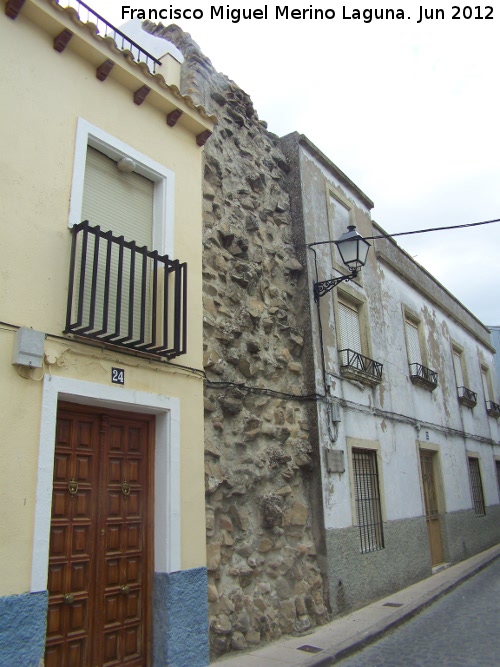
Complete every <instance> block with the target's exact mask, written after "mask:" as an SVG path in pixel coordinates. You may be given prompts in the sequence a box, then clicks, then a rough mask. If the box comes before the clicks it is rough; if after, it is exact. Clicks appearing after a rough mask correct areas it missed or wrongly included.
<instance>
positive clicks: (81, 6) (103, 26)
mask: <svg viewBox="0 0 500 667" xmlns="http://www.w3.org/2000/svg"><path fill="white" fill-rule="evenodd" d="M60 4H61V5H62V6H63V7H66V6H67V7H72V8H73V9H74V10H75V11H76V13H77V14H78V18H79V19H80V21H82V22H85V21H86V22H87V23H93V24H94V25H95V26H96V29H97V33H98V34H99V35H100V36H101V37H111V38H112V39H113V40H114V42H115V44H116V46H117V47H118V48H119V49H121V50H122V51H128V52H129V53H130V55H131V56H132V58H133V59H134V60H136V61H137V62H141V61H142V62H145V63H146V65H147V66H148V68H149V70H150V71H151V72H153V74H154V73H155V72H156V71H157V68H158V67H161V61H160V60H158V59H157V58H155V57H154V56H153V55H151V53H148V51H146V50H145V49H143V48H142V46H139V44H137V42H134V40H133V39H130V37H128V36H127V35H126V34H125V33H123V32H122V31H121V30H119V29H118V28H115V26H114V25H113V24H111V23H109V21H107V20H106V19H105V18H104V17H102V16H101V15H100V14H98V13H97V12H96V11H94V10H93V9H92V7H89V5H87V4H86V3H85V2H83V1H82V0H66V1H65V2H60Z"/></svg>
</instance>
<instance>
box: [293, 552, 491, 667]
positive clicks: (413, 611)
mask: <svg viewBox="0 0 500 667" xmlns="http://www.w3.org/2000/svg"><path fill="white" fill-rule="evenodd" d="M493 549H494V550H495V551H496V553H494V554H491V555H490V556H488V555H486V554H485V553H484V552H482V553H481V554H478V555H476V556H475V557H474V556H473V557H472V558H471V559H470V560H473V559H474V558H475V559H476V562H474V563H473V564H470V566H469V568H464V570H462V571H461V572H460V574H458V573H457V575H456V578H455V579H454V580H451V581H446V582H443V583H442V584H440V585H439V586H437V587H436V588H435V589H434V590H433V591H431V592H427V593H423V594H422V595H421V597H420V599H418V600H415V601H414V602H410V603H408V604H407V605H406V606H405V609H404V610H403V609H401V610H399V611H397V612H395V614H394V615H393V616H391V617H390V618H388V619H383V620H381V621H378V622H377V623H374V624H373V625H372V626H370V627H369V628H367V629H366V630H364V631H362V632H360V633H359V634H358V635H357V636H356V637H352V638H350V639H346V640H344V641H343V642H341V643H340V644H337V645H335V647H334V648H330V649H328V648H325V649H323V651H322V655H321V657H319V656H318V657H314V658H311V659H310V660H308V661H307V662H304V663H302V665H303V667H328V666H329V665H334V664H335V663H336V662H339V660H342V659H343V658H346V657H348V656H349V655H352V654H353V653H356V652H358V651H360V650H361V649H363V648H365V647H366V646H369V645H370V644H373V643H374V642H375V641H377V640H378V639H380V638H381V637H382V636H383V635H384V634H386V633H387V632H389V631H390V630H394V629H395V628H397V627H398V626H400V625H402V624H403V623H406V622H407V621H409V620H410V619H412V618H413V617H414V616H417V615H418V614H419V613H420V612H422V611H424V610H425V609H426V608H427V607H429V606H430V605H431V604H433V603H434V602H436V601H437V600H439V599H440V598H441V597H443V596H444V595H445V594H446V593H449V592H451V591H452V590H453V589H455V588H457V587H458V586H459V585H460V584H462V583H464V582H465V581H467V580H468V579H470V578H471V577H473V576H474V575H475V574H477V573H478V572H480V571H481V570H483V569H484V568H486V567H487V566H488V565H490V564H491V563H492V562H493V561H494V560H496V559H497V558H500V549H499V548H498V547H493ZM488 551H489V550H488ZM481 556H482V558H481ZM457 565H459V566H460V565H462V567H463V565H464V563H463V562H462V563H458V564H457ZM452 567H453V566H452ZM444 572H446V570H444ZM433 576H436V575H433ZM424 581H425V580H424ZM396 594H397V593H395V595H396Z"/></svg>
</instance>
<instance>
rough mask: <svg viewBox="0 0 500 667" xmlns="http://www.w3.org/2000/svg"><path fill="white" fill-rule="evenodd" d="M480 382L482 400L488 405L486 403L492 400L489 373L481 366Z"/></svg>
mask: <svg viewBox="0 0 500 667" xmlns="http://www.w3.org/2000/svg"><path fill="white" fill-rule="evenodd" d="M481 380H482V382H483V392H484V400H485V401H486V403H488V401H492V400H493V398H492V396H491V380H490V373H489V370H488V369H487V368H486V367H485V366H481Z"/></svg>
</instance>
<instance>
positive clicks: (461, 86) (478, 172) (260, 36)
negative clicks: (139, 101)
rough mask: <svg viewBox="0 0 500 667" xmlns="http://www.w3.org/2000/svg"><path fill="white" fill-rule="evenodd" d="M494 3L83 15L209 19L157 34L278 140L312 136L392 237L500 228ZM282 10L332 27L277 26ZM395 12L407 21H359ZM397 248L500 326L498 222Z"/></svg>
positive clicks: (108, 7) (98, 1) (294, 22)
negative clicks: (246, 100) (238, 96)
mask: <svg viewBox="0 0 500 667" xmlns="http://www.w3.org/2000/svg"><path fill="white" fill-rule="evenodd" d="M488 1H490V2H491V5H486V4H484V5H476V4H474V5H470V6H469V5H465V4H464V3H463V2H460V3H458V0H456V4H455V5H454V4H453V0H452V2H446V1H445V0H435V1H434V2H432V3H430V4H428V5H420V4H419V3H418V2H413V1H411V0H410V1H408V0H406V1H404V0H393V2H392V3H387V2H378V1H377V0H368V1H367V2H366V0H365V3H361V2H345V3H344V4H340V3H339V2H338V1H337V0H329V1H328V0H327V1H326V2H324V1H323V0H319V1H318V2H315V3H314V4H311V3H307V2H304V3H298V2H292V3H291V4H288V5H286V4H281V3H276V2H268V3H267V4H266V3H264V2H256V1H255V0H246V1H245V0H243V1H241V0H234V1H233V2H229V3H228V2H226V3H225V4H222V5H219V4H217V3H215V4H214V5H213V6H215V7H223V8H224V16H226V10H227V9H228V8H229V9H230V10H235V9H245V10H250V9H251V10H253V11H254V12H255V11H256V10H263V9H264V8H265V7H267V11H268V16H267V18H266V19H258V18H257V15H256V14H255V13H254V14H253V17H252V18H250V19H245V20H243V19H242V20H240V21H239V22H234V21H232V20H231V18H223V19H221V18H216V17H214V18H211V16H210V8H211V6H212V5H211V4H210V3H208V2H206V1H205V0H178V2H175V0H173V1H172V2H171V3H168V2H166V1H163V0H127V2H130V3H131V4H130V5H124V4H123V3H122V2H118V1H116V0H87V4H89V5H90V6H91V7H92V8H93V9H95V10H96V11H97V12H98V13H100V14H101V15H102V16H104V18H106V19H107V20H109V21H110V22H111V23H113V24H114V25H115V26H119V25H120V24H122V23H123V20H122V7H124V6H128V7H130V8H133V9H137V10H145V11H146V12H147V11H148V10H149V9H150V8H152V9H157V10H159V9H161V8H163V9H167V10H168V9H170V8H172V9H180V10H182V11H186V10H187V11H188V12H193V11H194V10H196V9H198V10H202V13H203V18H201V19H193V18H179V19H176V20H173V21H170V20H168V19H163V20H162V23H163V24H164V25H168V24H169V23H176V24H177V25H179V26H180V27H181V28H182V29H183V30H185V31H186V32H189V33H190V34H191V36H192V37H193V39H194V40H195V41H196V42H197V43H198V44H199V46H200V47H201V49H202V51H203V53H204V54H205V55H206V56H207V57H208V58H210V60H211V61H212V63H213V65H214V67H215V68H216V69H217V70H218V71H220V72H223V73H224V74H226V75H227V76H228V77H229V78H230V79H232V80H233V81H234V82H235V83H236V84H237V85H238V86H240V88H242V89H243V90H244V91H245V92H246V93H248V94H249V95H250V96H251V98H252V101H253V103H254V107H255V109H256V111H257V113H258V115H259V118H260V119H261V120H265V121H267V123H268V128H269V130H271V131H272V132H274V133H276V134H277V135H279V136H283V135H285V134H288V133H290V132H294V131H297V132H300V133H302V134H305V135H306V136H307V137H308V138H309V139H310V140H311V141H312V142H313V143H314V144H315V145H316V146H317V147H318V148H319V149H320V150H321V151H322V152H323V153H325V154H326V155H327V156H328V157H329V158H330V159H331V160H332V162H334V163H335V164H336V165H337V166H338V167H339V168H340V169H342V171H344V173H345V174H347V176H349V178H350V179H351V180H352V181H354V182H355V183H356V185H358V187H359V188H361V190H363V192H364V193H365V194H366V195H368V197H370V199H371V200H372V201H373V202H374V203H375V207H374V209H373V210H372V218H373V220H375V221H376V222H377V223H378V224H380V225H381V226H382V227H383V228H384V229H385V230H386V231H387V232H388V233H397V232H404V231H411V230H418V229H426V228H432V227H443V226H451V225H461V224H468V223H473V222H480V221H483V220H493V219H496V218H500V115H499V104H500V87H499V84H498V76H499V65H500V4H499V3H495V2H493V0H488ZM60 2H61V4H67V3H65V2H64V0H60ZM135 2H136V4H134V3H135ZM276 6H279V7H281V8H284V7H288V9H289V12H290V11H291V10H292V9H299V10H308V9H310V8H312V9H323V10H326V9H330V10H334V11H335V17H334V18H331V19H328V18H323V19H322V20H321V19H319V18H318V19H311V18H309V16H308V14H307V12H306V13H305V15H304V14H302V17H301V18H298V19H294V18H291V16H290V14H289V17H288V19H286V18H284V17H283V16H282V17H281V18H279V19H276V15H275V12H276ZM344 7H345V10H343V8H344ZM421 7H423V9H424V10H426V12H425V14H424V16H427V17H428V18H423V20H422V21H420V22H419V18H420V13H421V10H420V8H421ZM454 7H455V9H454ZM356 9H358V10H361V18H355V16H356ZM386 9H389V10H390V9H392V10H394V13H395V14H396V13H397V10H398V9H399V10H402V11H403V12H404V18H401V19H397V18H395V19H375V18H372V20H371V22H370V21H368V19H369V15H368V12H367V13H366V14H365V17H363V14H362V12H363V10H372V17H374V16H375V10H378V11H380V10H386ZM431 10H434V11H433V12H431ZM437 10H440V11H439V12H438V11H437ZM441 10H442V12H441ZM329 13H330V15H331V13H332V12H331V11H330V12H329ZM358 14H359V12H358ZM454 15H456V18H453V16H454ZM487 15H490V16H492V18H486V16H487ZM233 16H235V14H234V13H233ZM431 16H432V18H430V17H431ZM442 16H444V18H441V17H442ZM348 17H351V18H348ZM469 17H470V18H469ZM480 17H483V18H480ZM125 18H126V19H129V18H130V13H128V14H127V16H126V17H125ZM397 242H398V243H399V244H400V245H401V246H402V247H403V248H404V249H405V250H406V251H407V252H408V253H409V254H410V255H412V257H414V258H415V260H416V261H417V262H419V263H420V264H421V265H422V266H424V267H425V268H426V269H427V270H428V271H430V272H431V273H432V274H433V275H434V276H435V277H436V278H437V280H438V281H439V282H440V283H441V284H442V285H444V286H445V287H446V288H447V289H448V290H449V291H450V292H451V293H452V294H453V295H454V296H456V297H457V298H458V299H459V300H460V301H461V302H462V303H463V304H464V305H465V306H466V308H468V309H469V310H470V311H471V312H472V313H473V314H474V315H475V316H476V317H478V318H479V319H480V320H481V321H482V322H483V323H485V324H487V325H500V257H499V250H500V222H498V223H493V224H489V225H482V226H479V227H475V228H472V229H460V230H450V231H443V232H432V233H427V234H418V235H412V236H407V237H405V236H403V237H399V238H397Z"/></svg>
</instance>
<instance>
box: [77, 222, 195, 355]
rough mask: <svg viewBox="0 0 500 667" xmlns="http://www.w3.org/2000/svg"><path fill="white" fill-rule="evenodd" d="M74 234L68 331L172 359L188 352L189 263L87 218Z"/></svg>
mask: <svg viewBox="0 0 500 667" xmlns="http://www.w3.org/2000/svg"><path fill="white" fill-rule="evenodd" d="M72 236H73V239H72V246H71V260H70V270H69V289H68V306H67V313H66V328H65V330H64V333H66V334H69V333H71V334H75V335H78V336H83V337H84V338H89V339H91V340H93V341H98V342H103V343H108V344H112V345H119V346H121V347H126V348H130V349H133V350H136V351H140V352H145V353H148V354H153V355H156V356H158V357H166V358H168V359H171V358H173V357H177V356H179V355H181V354H185V352H186V342H187V340H186V339H187V264H186V263H185V262H184V263H182V264H181V263H180V262H179V261H178V260H171V259H170V258H169V257H168V255H159V254H158V252H157V251H151V250H148V248H147V247H146V246H143V247H138V246H137V245H136V243H135V241H126V240H125V239H124V237H123V236H119V237H116V236H114V235H113V232H111V231H108V232H103V231H102V230H101V228H100V227H99V226H95V227H91V226H90V224H89V222H88V220H85V221H84V222H81V223H80V224H78V225H75V226H74V227H73V228H72Z"/></svg>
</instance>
